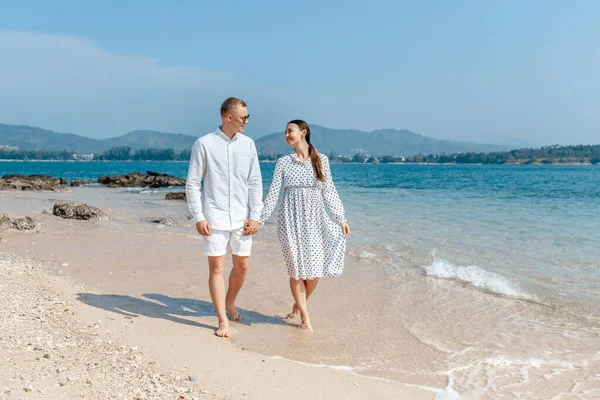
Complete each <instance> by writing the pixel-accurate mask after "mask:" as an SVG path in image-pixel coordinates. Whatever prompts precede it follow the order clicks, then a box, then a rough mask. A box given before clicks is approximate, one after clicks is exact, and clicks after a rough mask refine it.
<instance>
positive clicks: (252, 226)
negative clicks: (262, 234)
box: [244, 219, 258, 236]
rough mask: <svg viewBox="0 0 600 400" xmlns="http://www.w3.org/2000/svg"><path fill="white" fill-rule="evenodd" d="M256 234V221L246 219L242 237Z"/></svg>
mask: <svg viewBox="0 0 600 400" xmlns="http://www.w3.org/2000/svg"><path fill="white" fill-rule="evenodd" d="M256 232H258V221H253V220H251V219H247V220H246V222H245V223H244V236H250V235H254V234H255V233H256Z"/></svg>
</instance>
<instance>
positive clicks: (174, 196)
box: [165, 192, 187, 201]
mask: <svg viewBox="0 0 600 400" xmlns="http://www.w3.org/2000/svg"><path fill="white" fill-rule="evenodd" d="M186 199H187V198H186V196H185V192H169V193H167V195H166V196H165V200H183V201H186Z"/></svg>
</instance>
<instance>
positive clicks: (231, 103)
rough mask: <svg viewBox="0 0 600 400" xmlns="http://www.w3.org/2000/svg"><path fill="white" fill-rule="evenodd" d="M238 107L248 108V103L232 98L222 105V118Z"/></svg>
mask: <svg viewBox="0 0 600 400" xmlns="http://www.w3.org/2000/svg"><path fill="white" fill-rule="evenodd" d="M236 107H246V103H244V101H243V100H240V99H238V98H235V97H230V98H228V99H227V100H225V101H224V102H223V104H221V117H224V116H226V115H227V114H229V113H230V112H231V110H233V109H234V108H236Z"/></svg>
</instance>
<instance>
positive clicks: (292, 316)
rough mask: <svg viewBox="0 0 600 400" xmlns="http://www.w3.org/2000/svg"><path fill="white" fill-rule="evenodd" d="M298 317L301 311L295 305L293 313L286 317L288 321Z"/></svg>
mask: <svg viewBox="0 0 600 400" xmlns="http://www.w3.org/2000/svg"><path fill="white" fill-rule="evenodd" d="M296 315H300V309H299V308H298V306H297V305H296V303H294V306H293V307H292V312H291V313H289V314H288V315H286V316H285V317H286V318H287V319H292V318H295V317H296Z"/></svg>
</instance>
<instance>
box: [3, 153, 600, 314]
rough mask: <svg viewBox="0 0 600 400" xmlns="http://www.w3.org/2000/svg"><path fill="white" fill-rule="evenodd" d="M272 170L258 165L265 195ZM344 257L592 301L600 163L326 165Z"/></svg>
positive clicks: (56, 170)
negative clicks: (343, 215) (339, 211)
mask: <svg viewBox="0 0 600 400" xmlns="http://www.w3.org/2000/svg"><path fill="white" fill-rule="evenodd" d="M273 168H274V164H272V163H268V164H261V169H262V171H263V180H264V183H265V191H266V190H268V186H269V182H270V179H271V176H272V172H273ZM148 170H152V171H157V172H161V173H167V174H170V175H175V176H180V177H185V175H186V172H187V163H185V162H0V175H5V174H43V175H51V176H56V177H63V178H66V179H94V178H98V177H99V176H102V175H109V174H123V173H127V172H133V171H140V172H145V171H148ZM332 173H333V175H334V181H335V182H336V185H337V187H338V189H339V192H340V196H341V198H342V201H343V202H344V205H345V207H346V209H347V214H348V219H349V221H350V224H351V227H352V230H353V234H352V235H351V236H350V238H349V246H348V250H349V253H350V255H351V256H355V257H358V258H365V259H369V260H374V261H376V262H378V265H379V266H380V268H381V269H382V271H385V272H386V273H389V274H394V272H395V271H396V270H397V269H398V268H421V269H422V270H423V272H424V273H425V274H427V275H431V276H435V277H439V278H446V279H454V280H459V281H463V282H465V283H467V284H469V285H472V286H476V287H479V288H482V289H484V290H488V291H492V292H496V293H499V294H502V295H509V296H517V297H527V298H537V299H541V300H558V301H574V302H576V303H578V304H583V305H594V308H595V306H597V305H598V303H599V300H598V299H600V217H598V214H599V211H600V167H598V166H534V165H526V166H516V165H505V166H483V165H468V166H460V165H353V164H343V165H332Z"/></svg>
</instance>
